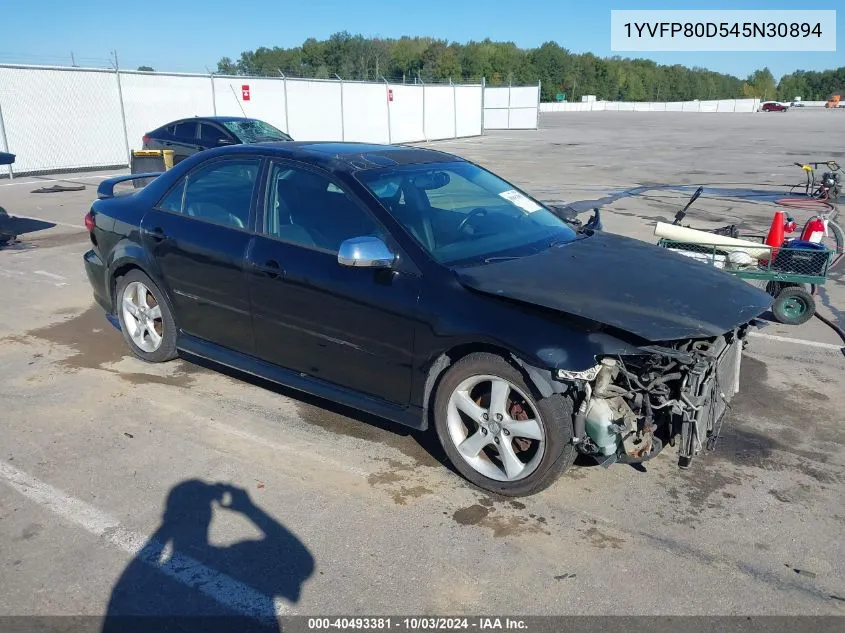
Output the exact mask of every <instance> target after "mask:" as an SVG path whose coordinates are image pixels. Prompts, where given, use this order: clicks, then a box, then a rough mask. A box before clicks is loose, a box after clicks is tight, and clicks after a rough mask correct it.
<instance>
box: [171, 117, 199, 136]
mask: <svg viewBox="0 0 845 633" xmlns="http://www.w3.org/2000/svg"><path fill="white" fill-rule="evenodd" d="M174 135H175V136H177V137H179V138H189V139H193V138H196V137H197V122H196V121H186V122H185V123H179V124H178V125H176V129H175V131H174Z"/></svg>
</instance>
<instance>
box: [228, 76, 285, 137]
mask: <svg viewBox="0 0 845 633" xmlns="http://www.w3.org/2000/svg"><path fill="white" fill-rule="evenodd" d="M244 87H246V90H247V91H248V94H249V99H244V96H245V95H244ZM214 107H215V109H216V113H217V114H218V115H220V116H246V117H251V118H256V119H261V120H262V121H267V123H269V124H270V125H273V126H275V127H277V128H279V129H280V130H283V131H284V132H289V131H288V129H287V118H286V117H285V85H284V81H282V80H281V79H259V78H256V77H215V78H214ZM292 136H293V135H292ZM294 138H296V137H295V136H294Z"/></svg>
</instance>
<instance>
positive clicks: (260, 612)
mask: <svg viewBox="0 0 845 633" xmlns="http://www.w3.org/2000/svg"><path fill="white" fill-rule="evenodd" d="M0 480H3V482H4V483H5V484H6V485H8V486H9V487H10V488H12V489H13V490H16V491H17V492H19V493H20V494H22V495H23V496H24V497H26V498H28V499H30V500H31V501H34V502H35V503H37V504H38V505H40V506H42V507H43V508H45V509H47V510H50V511H51V512H53V513H54V514H57V515H59V516H60V517H62V518H64V519H65V520H67V521H69V522H70V523H72V524H74V525H76V526H78V527H81V528H82V529H84V530H85V531H87V532H89V533H90V534H93V535H94V536H96V537H98V538H101V539H103V540H105V541H106V542H107V543H109V544H111V545H113V546H116V547H118V548H119V549H121V550H123V551H124V552H125V553H126V554H128V555H129V556H132V557H136V556H137V557H138V560H141V561H143V562H144V563H145V564H147V565H150V566H151V567H153V568H155V569H157V570H158V571H160V572H161V573H162V574H164V575H166V576H169V577H170V578H172V579H174V580H176V581H177V582H180V583H182V584H183V585H185V586H187V587H189V588H191V589H194V590H196V591H199V592H200V593H203V594H205V595H206V596H208V597H209V598H211V599H212V600H214V601H215V602H217V603H218V604H220V605H223V606H224V607H227V608H229V609H232V610H234V611H236V612H238V613H242V614H244V615H246V616H249V617H253V618H257V619H260V620H272V619H274V618H275V617H276V616H279V615H290V614H291V609H290V608H289V607H288V605H286V604H285V603H283V602H281V601H279V600H274V599H273V598H272V597H270V596H266V595H264V594H262V593H259V592H258V591H256V590H255V589H253V588H252V587H250V586H249V585H246V584H244V583H242V582H241V581H239V580H236V579H235V578H232V577H231V576H228V575H226V574H224V573H222V572H219V571H217V570H216V569H213V568H211V567H208V566H206V565H204V564H202V563H201V562H199V561H197V560H195V559H193V558H191V557H189V556H185V555H184V554H181V553H179V552H173V553H172V555H171V556H170V557H169V558H167V557H166V552H167V551H168V549H169V548H168V547H166V546H165V544H164V543H161V542H159V541H157V540H155V539H149V538H147V537H146V536H144V535H142V534H138V533H136V532H132V531H130V530H127V529H125V528H123V527H121V526H120V522H119V521H118V520H117V519H115V518H114V517H112V516H110V515H108V514H106V513H104V512H101V511H100V510H98V509H97V508H95V507H93V506H91V505H89V504H87V503H85V502H84V501H81V500H79V499H76V498H74V497H72V496H70V495H68V494H66V493H64V492H62V491H61V490H58V489H57V488H53V487H52V486H51V485H49V484H46V483H44V482H43V481H40V480H38V479H36V478H35V477H32V476H31V475H28V474H27V473H25V472H23V471H22V470H18V469H17V468H15V467H14V466H12V465H10V464H7V463H5V462H0ZM273 614H275V615H273Z"/></svg>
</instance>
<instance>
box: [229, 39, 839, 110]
mask: <svg viewBox="0 0 845 633" xmlns="http://www.w3.org/2000/svg"><path fill="white" fill-rule="evenodd" d="M279 70H281V71H282V72H284V73H285V74H290V75H292V76H303V77H321V78H324V77H333V76H334V75H335V73H337V74H338V75H340V76H341V77H343V78H344V79H366V80H370V81H373V80H376V79H378V77H379V76H384V77H387V78H389V79H390V80H391V81H401V80H402V79H403V78H404V79H405V80H406V81H413V80H414V79H415V78H416V77H419V78H421V79H422V80H423V81H443V80H446V79H448V78H449V77H451V78H452V79H453V81H456V82H458V81H469V80H471V81H478V80H480V79H481V78H482V77H485V78H486V79H487V83H488V84H490V85H496V84H507V83H508V82H512V83H514V84H523V85H529V84H536V83H537V81H538V80H539V81H541V82H542V86H543V89H542V95H541V97H542V99H544V100H551V99H553V98H554V96H555V95H556V94H557V93H558V92H561V91H563V92H566V94H567V98H568V99H569V100H574V101H577V100H578V99H580V97H581V95H584V94H594V95H596V96H597V97H598V98H599V99H608V100H619V99H630V100H633V101H688V100H691V99H726V98H736V97H741V96H747V97H756V98H760V99H774V98H780V99H783V100H787V99H792V98H793V97H796V96H801V97H803V98H804V99H806V100H819V99H828V98H830V96H831V95H833V94H845V67H843V68H839V69H835V70H826V71H821V72H808V71H796V72H794V73H791V74H788V75H784V77H783V78H781V80H780V82H777V81H775V78H774V76H773V75H772V73H771V71H770V70H769V69H768V68H763V69H761V70H757V71H755V72H753V73H752V74H751V75H749V76H748V77H747V78H746V79H745V80H744V81H743V80H741V79H739V78H737V77H734V76H733V75H726V74H723V73H717V72H713V71H710V70H707V69H705V68H687V67H685V66H681V65H679V64H675V65H672V66H663V65H660V64H657V63H655V62H653V61H651V60H646V59H629V58H623V57H619V56H613V57H606V58H600V57H597V56H596V55H593V54H591V53H582V54H577V55H576V54H573V53H572V52H570V51H568V50H567V49H566V48H563V47H561V46H560V45H559V44H558V43H556V42H544V43H543V44H542V45H540V46H539V47H537V48H533V49H522V48H519V47H518V46H516V44H514V43H513V42H494V41H492V40H490V39H489V38H488V39H485V40H483V41H480V42H479V41H470V42H467V43H465V44H460V43H457V42H451V43H450V42H447V41H445V40H438V39H434V38H431V37H410V36H403V37H400V38H399V39H383V38H366V37H364V36H362V35H352V34H351V33H349V32H348V31H341V32H338V33H334V34H333V35H331V36H330V37H329V38H328V39H327V40H317V39H315V38H313V37H312V38H308V39H307V40H305V41H304V42H303V43H302V45H301V46H295V47H292V48H279V47H273V48H267V47H260V48H257V49H255V50H252V51H244V52H243V53H241V55H240V57H239V58H238V59H237V61H233V60H232V59H230V58H229V57H223V58H221V59H220V61H219V62H218V63H217V72H219V73H225V74H242V75H267V76H277V75H278V72H279Z"/></svg>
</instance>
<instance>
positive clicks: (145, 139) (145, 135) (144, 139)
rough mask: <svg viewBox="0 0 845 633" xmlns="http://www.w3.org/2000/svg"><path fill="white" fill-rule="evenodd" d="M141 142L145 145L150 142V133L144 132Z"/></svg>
mask: <svg viewBox="0 0 845 633" xmlns="http://www.w3.org/2000/svg"><path fill="white" fill-rule="evenodd" d="M141 143H143V144H144V146H145V147H146V146H147V145H149V144H150V137H149V135H148V134H144V136H142V137H141Z"/></svg>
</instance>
